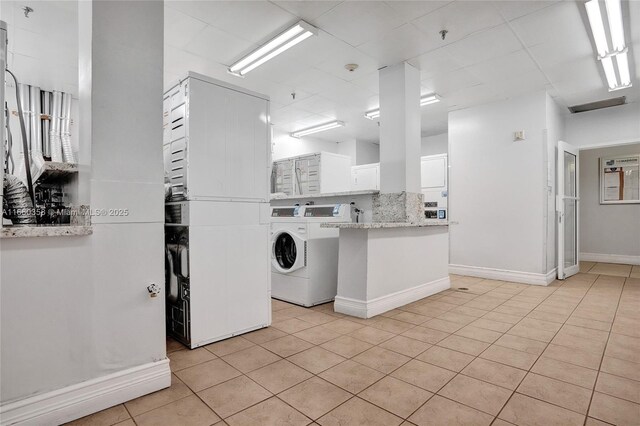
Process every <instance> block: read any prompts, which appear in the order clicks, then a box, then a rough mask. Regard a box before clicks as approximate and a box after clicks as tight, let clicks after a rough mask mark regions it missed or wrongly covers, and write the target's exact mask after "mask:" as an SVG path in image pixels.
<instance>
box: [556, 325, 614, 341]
mask: <svg viewBox="0 0 640 426" xmlns="http://www.w3.org/2000/svg"><path fill="white" fill-rule="evenodd" d="M563 335H568V336H575V337H580V338H582V339H591V340H594V341H596V342H598V343H601V344H606V343H607V340H608V339H609V332H607V331H601V330H594V329H592V328H586V327H579V326H575V325H570V324H565V325H563V326H562V329H561V330H560V331H559V332H558V336H563Z"/></svg>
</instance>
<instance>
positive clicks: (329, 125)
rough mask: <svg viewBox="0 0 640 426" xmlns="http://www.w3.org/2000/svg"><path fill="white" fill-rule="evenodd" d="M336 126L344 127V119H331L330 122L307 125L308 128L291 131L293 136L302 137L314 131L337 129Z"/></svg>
mask: <svg viewBox="0 0 640 426" xmlns="http://www.w3.org/2000/svg"><path fill="white" fill-rule="evenodd" d="M336 127H344V122H343V121H337V120H335V121H330V122H328V123H324V124H319V125H317V126H312V127H307V128H306V129H302V130H297V131H295V132H292V133H291V137H293V138H301V137H303V136H307V135H310V134H312V133H318V132H324V131H325V130H329V129H335V128H336Z"/></svg>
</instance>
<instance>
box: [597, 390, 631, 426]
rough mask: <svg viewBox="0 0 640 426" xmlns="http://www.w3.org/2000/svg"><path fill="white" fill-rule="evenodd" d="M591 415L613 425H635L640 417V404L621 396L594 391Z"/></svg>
mask: <svg viewBox="0 0 640 426" xmlns="http://www.w3.org/2000/svg"><path fill="white" fill-rule="evenodd" d="M589 417H594V418H596V419H598V420H602V421H605V422H607V423H611V424H613V425H620V426H622V425H628V426H633V425H637V424H638V419H640V405H639V404H635V403H633V402H629V401H625V400H623V399H620V398H615V397H613V396H609V395H605V394H603V393H600V392H594V394H593V400H592V401H591V407H590V408H589Z"/></svg>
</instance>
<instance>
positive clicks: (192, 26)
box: [164, 7, 207, 48]
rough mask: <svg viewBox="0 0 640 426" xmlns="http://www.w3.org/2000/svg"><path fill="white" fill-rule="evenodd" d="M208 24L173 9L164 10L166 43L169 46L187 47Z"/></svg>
mask: <svg viewBox="0 0 640 426" xmlns="http://www.w3.org/2000/svg"><path fill="white" fill-rule="evenodd" d="M206 27H207V24H206V23H204V22H202V21H200V20H198V19H196V18H193V17H191V16H189V15H186V14H184V13H182V12H180V11H179V10H177V9H174V8H172V7H165V8H164V41H165V43H166V44H167V45H169V46H174V47H181V48H182V47H185V46H186V45H187V43H189V42H190V41H191V40H193V38H194V37H195V36H196V35H197V34H198V33H200V32H201V31H202V30H204V29H205V28H206Z"/></svg>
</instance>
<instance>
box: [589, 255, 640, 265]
mask: <svg viewBox="0 0 640 426" xmlns="http://www.w3.org/2000/svg"><path fill="white" fill-rule="evenodd" d="M580 260H584V261H587V262H603V263H622V264H625V265H640V256H627V255H623V254H604V253H580Z"/></svg>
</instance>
